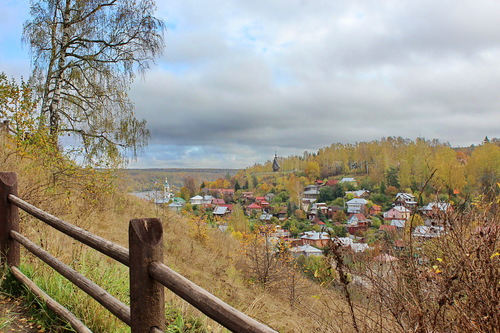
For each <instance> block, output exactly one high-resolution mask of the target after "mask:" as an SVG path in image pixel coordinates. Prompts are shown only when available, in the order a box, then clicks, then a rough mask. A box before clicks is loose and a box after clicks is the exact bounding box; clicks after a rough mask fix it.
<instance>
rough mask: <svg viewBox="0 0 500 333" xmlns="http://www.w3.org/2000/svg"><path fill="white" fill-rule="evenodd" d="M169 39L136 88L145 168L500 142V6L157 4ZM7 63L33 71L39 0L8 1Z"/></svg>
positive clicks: (317, 1) (421, 2) (426, 2)
mask: <svg viewBox="0 0 500 333" xmlns="http://www.w3.org/2000/svg"><path fill="white" fill-rule="evenodd" d="M157 4H158V16H159V17H161V18H162V19H163V20H164V21H165V23H166V25H167V28H168V30H167V32H166V34H165V39H166V48H165V51H164V54H163V56H162V57H161V58H160V59H158V61H157V64H156V65H155V66H154V67H152V69H151V70H150V71H149V72H148V73H147V74H146V76H145V78H143V79H138V80H136V82H135V83H134V85H133V87H132V89H131V91H130V95H131V97H132V99H133V101H134V102H135V105H136V113H137V116H138V117H139V118H145V119H146V120H147V121H148V124H149V128H150V130H151V132H152V138H151V141H150V145H149V147H148V148H147V149H146V150H145V151H144V153H143V154H142V156H140V157H139V158H138V160H137V161H136V162H134V163H132V164H131V166H132V167H141V168H148V167H157V168H170V167H191V168H211V167H214V168H244V167H246V166H250V165H253V164H254V163H263V162H265V161H266V160H269V159H272V157H273V156H274V153H275V152H277V153H278V155H280V156H288V155H293V154H302V153H303V152H304V151H305V150H308V151H316V150H318V149H319V148H322V147H325V146H329V145H330V144H332V143H334V142H341V143H355V142H361V141H371V140H376V139H380V138H382V137H387V136H402V137H405V138H410V139H415V138H417V137H425V138H427V139H434V138H436V139H439V140H440V141H443V142H449V143H450V144H451V145H452V146H469V145H471V144H478V143H480V142H481V141H482V139H483V138H484V136H485V135H488V136H489V137H500V19H499V17H500V1H497V0H470V1H469V0H418V1H401V0H400V1H398V0H378V1H369V0H365V1H362V0H265V1H262V0H232V1H231V0H211V1H205V0H170V1H166V0H157ZM0 12H1V13H2V20H0V46H1V47H0V71H5V72H6V73H7V74H8V75H9V76H14V77H16V78H19V77H20V76H21V75H24V76H25V77H27V76H28V75H29V66H30V62H29V53H28V49H27V47H26V46H25V47H23V46H22V44H21V32H22V24H23V22H24V21H25V20H26V19H28V18H29V3H28V1H27V0H2V1H1V2H0Z"/></svg>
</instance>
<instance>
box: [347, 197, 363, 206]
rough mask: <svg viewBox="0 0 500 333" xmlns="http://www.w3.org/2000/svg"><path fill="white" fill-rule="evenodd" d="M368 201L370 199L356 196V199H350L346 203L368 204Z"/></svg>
mask: <svg viewBox="0 0 500 333" xmlns="http://www.w3.org/2000/svg"><path fill="white" fill-rule="evenodd" d="M367 203H368V201H366V200H365V199H361V198H354V199H351V200H349V201H347V202H346V204H348V205H349V204H351V205H366V204H367Z"/></svg>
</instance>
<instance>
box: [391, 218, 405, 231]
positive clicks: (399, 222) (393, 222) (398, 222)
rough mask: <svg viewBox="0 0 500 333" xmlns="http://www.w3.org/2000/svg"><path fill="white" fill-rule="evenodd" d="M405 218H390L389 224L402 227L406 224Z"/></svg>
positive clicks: (398, 227)
mask: <svg viewBox="0 0 500 333" xmlns="http://www.w3.org/2000/svg"><path fill="white" fill-rule="evenodd" d="M406 221H407V220H406V219H405V220H398V219H393V220H391V226H395V227H396V228H397V229H404V227H405V226H406Z"/></svg>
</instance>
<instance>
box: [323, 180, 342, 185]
mask: <svg viewBox="0 0 500 333" xmlns="http://www.w3.org/2000/svg"><path fill="white" fill-rule="evenodd" d="M338 183H339V181H338V179H329V180H328V181H327V182H326V185H327V186H333V185H337V184H338Z"/></svg>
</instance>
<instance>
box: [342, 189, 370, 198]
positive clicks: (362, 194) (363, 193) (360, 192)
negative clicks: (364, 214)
mask: <svg viewBox="0 0 500 333" xmlns="http://www.w3.org/2000/svg"><path fill="white" fill-rule="evenodd" d="M349 194H351V195H352V196H353V197H354V198H363V199H368V198H369V197H370V191H368V190H358V191H346V192H345V195H346V196H347V195H349Z"/></svg>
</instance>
